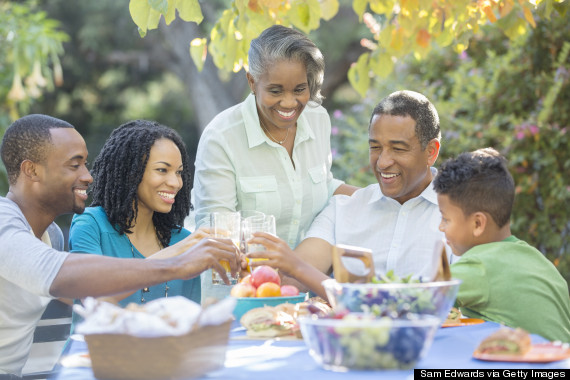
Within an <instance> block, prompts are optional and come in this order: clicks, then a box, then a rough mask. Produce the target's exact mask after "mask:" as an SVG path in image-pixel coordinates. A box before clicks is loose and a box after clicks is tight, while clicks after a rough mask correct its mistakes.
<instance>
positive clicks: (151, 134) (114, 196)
mask: <svg viewBox="0 0 570 380" xmlns="http://www.w3.org/2000/svg"><path fill="white" fill-rule="evenodd" d="M162 138H165V139H169V140H171V141H172V142H173V143H174V144H176V146H177V147H178V149H179V150H180V154H181V155H182V165H183V168H184V169H183V171H182V181H183V183H182V189H180V191H179V192H178V193H177V194H176V198H175V200H176V201H175V202H174V205H173V206H172V209H171V210H170V212H169V213H168V214H163V213H158V212H155V213H154V215H153V217H152V219H153V223H154V226H155V228H156V232H157V235H158V238H159V240H160V243H161V244H162V246H163V247H167V246H168V245H169V242H170V238H171V234H172V231H171V230H172V229H175V228H176V229H178V230H180V229H182V226H183V224H184V218H185V217H186V216H187V215H188V213H189V212H190V209H191V208H192V205H191V203H190V186H191V185H192V184H191V182H190V163H189V158H188V154H187V151H186V145H185V144H184V142H183V141H182V138H181V137H180V135H179V134H178V133H177V132H176V131H175V130H174V129H172V128H169V127H166V126H164V125H161V124H159V123H157V122H154V121H147V120H134V121H130V122H128V123H125V124H123V125H121V126H120V127H118V128H116V129H115V130H114V131H113V132H112V133H111V136H109V138H108V139H107V141H106V142H105V145H104V146H103V148H102V149H101V152H100V153H99V155H98V156H97V158H96V159H95V162H94V163H93V171H92V173H91V174H92V175H93V183H94V184H93V186H92V195H93V202H92V203H91V206H101V207H103V209H104V210H105V213H106V214H107V217H108V219H109V222H110V223H111V224H112V225H113V226H114V227H115V229H116V230H117V231H118V232H119V233H120V234H124V233H125V232H132V231H131V230H130V229H131V228H132V227H133V223H134V221H135V220H136V217H137V210H138V197H137V190H138V186H139V184H140V183H141V181H142V178H143V175H144V171H145V168H146V165H147V162H148V158H149V155H150V149H151V147H152V146H153V145H154V143H155V142H156V141H157V140H160V139H162ZM133 205H134V207H133Z"/></svg>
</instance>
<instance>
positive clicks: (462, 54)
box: [459, 50, 469, 61]
mask: <svg viewBox="0 0 570 380" xmlns="http://www.w3.org/2000/svg"><path fill="white" fill-rule="evenodd" d="M468 58H469V56H468V55H467V52H466V51H465V50H463V51H462V52H461V54H459V59H460V60H462V61H465V60H466V59H468Z"/></svg>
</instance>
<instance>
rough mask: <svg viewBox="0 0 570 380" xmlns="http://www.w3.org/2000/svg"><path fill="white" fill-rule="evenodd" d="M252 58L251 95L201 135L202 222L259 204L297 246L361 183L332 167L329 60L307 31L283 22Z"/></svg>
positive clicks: (259, 42) (254, 47)
mask: <svg viewBox="0 0 570 380" xmlns="http://www.w3.org/2000/svg"><path fill="white" fill-rule="evenodd" d="M248 60H249V72H248V73H247V74H246V76H247V80H248V83H249V86H250V88H251V92H252V93H251V95H249V96H248V97H247V98H246V100H245V101H244V102H242V103H240V104H238V105H236V106H233V107H231V108H229V109H227V110H225V111H223V112H221V113H220V114H219V115H217V116H216V117H215V118H214V119H213V120H212V121H211V122H210V124H209V125H208V126H207V127H206V129H205V130H204V133H203V134H202V137H201V138H200V143H199V145H198V152H197V156H196V173H195V178H194V203H195V205H196V226H197V227H200V226H204V225H207V223H209V214H210V213H211V212H215V211H239V210H257V211H261V212H264V213H266V214H272V215H274V216H275V218H276V225H277V235H278V236H279V237H280V238H282V239H283V240H284V241H286V242H287V244H288V245H289V246H290V247H291V248H295V247H296V246H297V244H299V242H300V241H301V240H302V239H303V237H304V234H305V232H306V231H307V230H308V228H309V226H310V225H311V222H312V221H313V219H314V217H315V216H316V215H317V214H318V213H319V212H320V211H321V210H322V208H323V207H324V206H325V205H326V203H327V201H328V199H329V198H330V197H331V196H332V195H333V194H352V192H354V190H355V189H356V188H354V187H352V186H349V185H346V184H344V183H343V182H342V181H340V180H338V179H334V178H333V175H332V173H331V171H330V167H331V160H332V156H331V151H330V129H331V124H330V119H329V116H328V114H327V112H326V110H325V109H324V108H323V107H322V106H320V103H321V101H322V96H321V93H320V90H321V85H322V81H323V73H324V59H323V56H322V54H321V52H320V50H319V49H318V48H317V47H316V45H315V44H314V43H313V42H312V41H311V40H310V39H309V38H307V37H306V36H305V35H304V34H302V33H300V32H298V31H296V30H294V29H291V28H287V27H284V26H280V25H275V26H272V27H270V28H268V29H266V30H265V31H264V32H263V33H261V35H259V37H258V38H256V39H254V40H253V41H252V42H251V46H250V49H249V53H248ZM206 278H207V277H206ZM204 284H205V281H203V283H202V285H204Z"/></svg>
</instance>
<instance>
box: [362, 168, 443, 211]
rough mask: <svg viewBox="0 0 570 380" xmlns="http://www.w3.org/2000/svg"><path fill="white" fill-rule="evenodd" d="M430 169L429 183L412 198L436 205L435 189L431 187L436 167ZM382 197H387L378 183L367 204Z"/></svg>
mask: <svg viewBox="0 0 570 380" xmlns="http://www.w3.org/2000/svg"><path fill="white" fill-rule="evenodd" d="M430 170H431V176H432V181H431V182H430V183H429V185H428V186H427V187H426V188H425V189H424V191H422V193H421V194H420V195H419V196H418V197H416V198H413V199H417V198H423V199H425V200H426V201H428V202H430V203H433V204H434V205H436V206H437V194H436V192H435V190H434V189H433V178H435V176H436V175H437V169H436V168H434V167H432V168H430ZM383 198H386V199H389V197H387V196H385V195H384V194H382V190H381V189H380V185H378V186H377V187H376V190H375V191H374V194H373V195H372V196H371V197H370V200H369V201H368V204H371V203H374V202H378V201H379V200H381V199H383ZM390 199H391V198H390ZM411 200H412V199H410V201H411Z"/></svg>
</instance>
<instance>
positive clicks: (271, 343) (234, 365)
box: [55, 322, 570, 380]
mask: <svg viewBox="0 0 570 380" xmlns="http://www.w3.org/2000/svg"><path fill="white" fill-rule="evenodd" d="M499 327H500V326H499V325H498V324H496V323H491V322H485V323H482V324H479V325H471V326H461V327H449V328H440V329H439V330H438V331H437V333H436V336H435V339H434V342H433V344H432V346H431V348H430V350H429V352H428V354H427V355H426V356H425V357H424V358H423V359H422V360H421V361H420V362H419V363H418V365H417V368H425V369H443V368H445V369H499V368H508V369H522V368H532V369H555V368H570V360H564V361H558V362H552V363H545V364H539V363H537V364H530V363H505V362H486V361H480V360H477V359H474V358H473V357H472V355H473V351H474V350H475V348H476V347H477V345H478V344H479V342H481V340H483V338H485V337H486V336H487V335H489V334H491V333H492V332H493V331H495V330H497V329H498V328H499ZM244 335H245V332H244V329H243V328H242V327H240V326H239V324H238V323H237V322H234V326H233V329H232V332H231V335H230V341H229V346H228V351H227V354H226V362H225V366H224V368H222V369H220V370H217V371H213V372H210V373H209V374H208V375H206V376H205V377H203V379H248V380H256V379H259V380H266V379H286V380H314V379H324V378H326V379H340V378H342V379H351V380H352V379H356V380H358V379H372V378H374V379H378V378H380V377H381V378H382V379H405V380H408V379H410V380H411V379H413V378H414V375H413V373H414V372H413V370H409V371H383V372H378V371H350V372H348V373H337V372H330V371H326V370H324V369H322V368H320V367H319V365H318V364H317V363H316V362H315V361H314V360H313V358H312V357H311V356H310V354H309V351H308V349H307V348H306V346H305V344H304V342H303V341H302V340H267V341H264V340H246V339H243V337H244ZM240 338H241V339H240ZM532 342H533V343H543V342H546V340H545V339H544V338H542V337H540V336H537V335H532ZM86 351H87V346H86V344H85V343H84V342H82V341H71V344H69V345H68V346H67V348H66V350H65V351H64V353H63V354H62V356H65V355H68V354H73V353H78V352H86ZM55 379H57V380H92V379H94V377H93V372H92V371H91V369H90V368H61V372H60V373H59V375H58V376H57V377H55Z"/></svg>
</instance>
